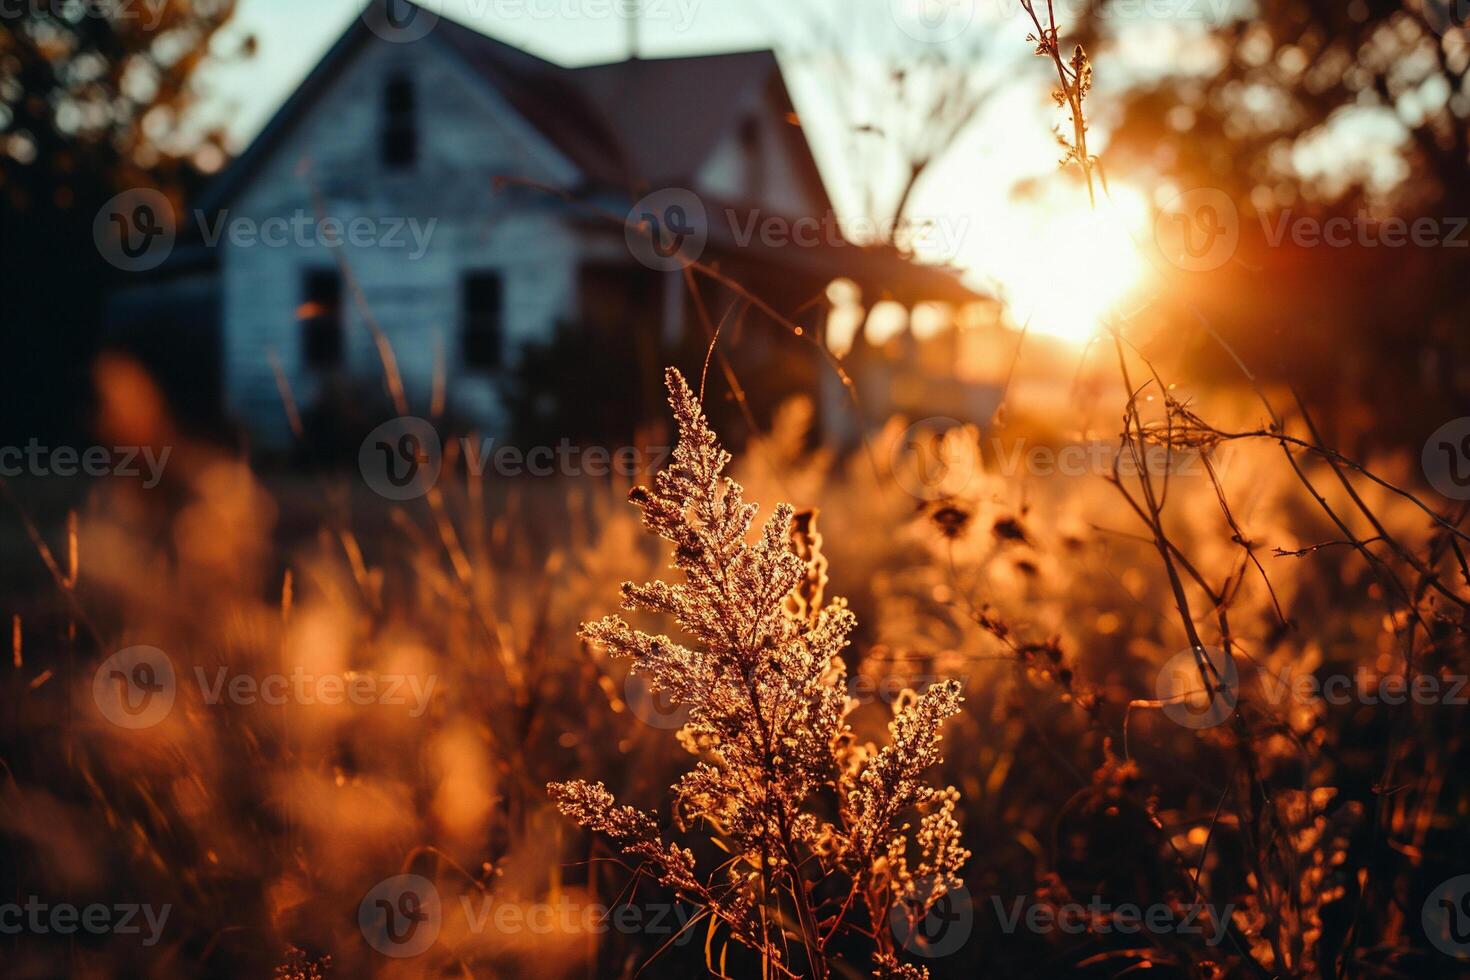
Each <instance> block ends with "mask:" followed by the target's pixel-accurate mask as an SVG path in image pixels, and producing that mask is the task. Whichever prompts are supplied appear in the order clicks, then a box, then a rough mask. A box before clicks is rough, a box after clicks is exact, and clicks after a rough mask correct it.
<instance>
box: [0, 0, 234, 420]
mask: <svg viewBox="0 0 1470 980" xmlns="http://www.w3.org/2000/svg"><path fill="white" fill-rule="evenodd" d="M233 11H234V0H196V2H193V3H188V4H179V3H167V4H164V3H126V4H125V3H101V4H98V3H65V2H61V0H32V2H29V3H23V4H6V5H4V6H3V8H0V240H3V242H4V246H3V248H4V270H5V271H4V286H3V289H4V293H3V298H0V324H3V334H4V338H5V342H6V343H5V349H6V351H7V357H6V361H7V366H8V368H9V369H10V371H13V372H14V377H13V378H11V379H9V381H8V382H7V384H6V389H7V396H8V397H7V401H8V403H9V404H8V406H7V410H6V411H5V412H4V413H0V425H3V426H4V428H5V430H6V432H7V435H8V436H9V437H10V438H15V437H17V436H18V437H21V438H29V437H30V436H31V435H36V434H40V433H56V432H65V431H67V430H68V429H70V428H72V427H73V426H74V425H76V424H77V423H78V422H79V420H80V417H79V416H78V414H77V412H78V409H77V406H78V405H81V404H85V394H86V390H87V384H86V371H87V367H88V363H89V361H90V355H91V353H92V352H93V350H94V348H95V344H96V341H97V330H98V323H99V318H100V310H101V300H102V297H103V295H104V293H105V291H106V289H107V287H108V285H109V284H110V283H112V282H113V281H115V276H114V273H115V271H116V270H114V269H112V267H111V266H109V265H108V264H107V263H106V262H104V261H103V260H102V257H101V255H100V254H99V253H98V250H97V248H96V246H95V244H94V242H93V235H92V225H93V220H94V218H95V217H96V214H97V211H98V209H99V208H100V207H101V206H102V205H103V204H105V203H106V202H107V201H108V200H109V199H110V198H111V197H112V196H113V195H114V194H117V193H118V192H120V191H122V190H124V189H128V188H134V187H147V188H155V189H159V190H161V191H163V192H165V193H166V194H168V195H169V196H170V197H171V198H173V199H175V200H178V199H181V198H182V196H183V193H184V192H185V191H186V190H187V188H188V186H189V185H190V184H191V183H192V182H193V180H195V179H197V171H196V170H195V168H194V167H193V165H192V163H191V161H190V159H189V156H190V155H193V154H200V153H204V154H209V155H212V156H215V158H216V159H219V158H220V157H219V154H220V152H221V147H220V143H221V140H222V135H221V134H220V133H218V132H194V131H193V130H194V122H195V121H194V120H192V119H191V118H190V116H189V109H190V108H191V106H192V105H193V104H194V103H195V101H196V98H197V95H198V93H197V91H196V89H195V87H194V86H193V85H192V84H191V81H192V80H193V79H194V78H195V72H196V70H197V69H198V68H199V67H200V65H201V64H202V63H203V62H204V61H205V59H206V58H207V57H209V58H217V57H234V56H243V55H247V54H249V53H250V52H251V50H252V49H253V41H252V40H251V39H249V38H244V39H241V40H239V41H238V42H237V43H236V49H235V50H233V51H229V50H221V49H222V48H227V47H228V46H227V45H222V44H218V43H215V41H214V39H215V37H216V34H217V32H218V31H219V30H220V28H221V27H222V26H223V25H224V24H225V23H226V22H227V21H228V20H229V18H230V16H231V15H232V13H233Z"/></svg>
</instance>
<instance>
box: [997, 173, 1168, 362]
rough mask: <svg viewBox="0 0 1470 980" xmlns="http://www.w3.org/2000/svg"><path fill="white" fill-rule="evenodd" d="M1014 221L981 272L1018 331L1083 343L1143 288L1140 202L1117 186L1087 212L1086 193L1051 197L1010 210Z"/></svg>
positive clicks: (1144, 213)
mask: <svg viewBox="0 0 1470 980" xmlns="http://www.w3.org/2000/svg"><path fill="white" fill-rule="evenodd" d="M1014 211H1015V218H1014V221H1013V222H1012V223H1011V227H1010V228H1009V229H1008V232H1007V234H1006V235H1004V236H1003V237H1002V239H1001V240H1000V241H999V242H995V243H993V244H994V245H995V246H997V247H996V248H995V249H994V251H992V253H991V254H990V255H989V256H987V260H986V262H985V265H984V267H983V269H982V270H978V271H984V272H986V273H988V274H989V275H990V276H991V277H993V279H994V280H995V282H996V283H997V285H998V287H999V290H1000V292H1001V294H1002V297H1003V298H1004V300H1005V301H1006V303H1007V305H1008V306H1009V308H1010V311H1011V316H1012V317H1013V319H1014V320H1015V322H1016V324H1017V325H1021V324H1027V323H1029V324H1030V329H1031V330H1032V331H1035V332H1037V333H1044V334H1049V335H1051V336H1054V337H1061V338H1064V339H1067V340H1073V341H1077V342H1079V343H1080V342H1082V341H1085V340H1087V339H1088V338H1090V337H1091V336H1092V335H1093V334H1094V333H1095V332H1096V331H1097V329H1098V327H1099V326H1100V325H1101V324H1102V322H1103V321H1104V319H1105V318H1106V317H1108V316H1109V315H1110V314H1116V313H1118V312H1120V311H1122V310H1124V309H1125V305H1126V301H1127V300H1128V299H1129V298H1131V297H1132V296H1133V295H1135V294H1136V293H1137V292H1138V290H1139V287H1140V286H1141V285H1142V284H1143V281H1144V278H1145V274H1146V272H1147V268H1148V265H1147V262H1146V261H1145V259H1144V257H1143V255H1142V252H1141V248H1140V245H1139V244H1138V243H1139V242H1141V241H1142V240H1143V239H1142V238H1141V236H1143V235H1146V234H1148V204H1147V201H1146V200H1145V198H1144V197H1143V195H1142V194H1140V193H1138V192H1137V191H1134V190H1132V189H1131V188H1121V187H1118V186H1117V185H1114V186H1113V188H1112V193H1111V194H1109V195H1106V196H1103V195H1099V198H1098V201H1097V205H1096V207H1095V208H1094V207H1092V206H1090V205H1089V202H1088V199H1087V192H1086V191H1085V190H1083V189H1080V188H1077V189H1071V188H1068V189H1067V190H1065V191H1063V190H1053V191H1050V192H1048V193H1045V194H1043V195H1040V196H1037V197H1033V198H1028V199H1026V200H1023V201H1018V202H1015V204H1014Z"/></svg>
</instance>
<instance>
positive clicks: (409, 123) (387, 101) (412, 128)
mask: <svg viewBox="0 0 1470 980" xmlns="http://www.w3.org/2000/svg"><path fill="white" fill-rule="evenodd" d="M418 155H419V128H418V92H417V91H416V90H415V88H414V83H413V78H412V77H411V76H410V75H408V74H406V73H402V72H400V73H398V74H395V75H391V76H390V77H389V78H388V83H387V85H385V86H384V87H383V145H382V156H383V166H385V167H387V168H388V169H389V170H410V169H412V168H413V165H414V163H415V162H417V160H418Z"/></svg>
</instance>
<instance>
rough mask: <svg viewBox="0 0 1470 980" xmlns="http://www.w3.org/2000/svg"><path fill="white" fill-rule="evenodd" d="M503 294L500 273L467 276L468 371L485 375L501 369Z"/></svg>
mask: <svg viewBox="0 0 1470 980" xmlns="http://www.w3.org/2000/svg"><path fill="white" fill-rule="evenodd" d="M504 293H505V291H504V288H503V286H502V284H501V279H500V273H498V272H468V273H466V274H465V277H464V282H463V286H462V296H461V309H462V310H463V311H464V312H463V318H464V319H463V322H462V326H461V330H462V345H463V346H462V350H463V353H464V363H465V367H467V368H470V369H472V370H482V371H489V370H493V369H495V368H498V367H500V358H501V352H500V345H501V334H502V332H503V330H502V324H503V321H504V319H505V295H504Z"/></svg>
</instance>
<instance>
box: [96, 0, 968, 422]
mask: <svg viewBox="0 0 1470 980" xmlns="http://www.w3.org/2000/svg"><path fill="white" fill-rule="evenodd" d="M416 15H419V16H422V15H428V12H427V11H426V10H424V9H420V8H416V7H414V6H413V5H412V4H409V3H406V2H405V0H374V2H373V3H372V4H370V6H369V8H368V10H367V11H366V12H365V14H364V15H363V17H361V18H358V19H357V20H356V21H354V23H353V25H352V26H351V28H350V29H349V30H348V31H347V32H346V34H345V35H344V36H343V37H342V38H341V39H340V40H339V41H338V42H337V43H336V44H335V46H334V47H332V49H331V50H330V51H329V52H328V54H327V55H326V56H325V57H324V59H323V60H322V61H321V63H320V64H319V65H317V66H316V68H315V69H314V70H313V71H312V72H311V74H310V75H309V76H308V77H307V79H306V80H305V81H304V82H303V83H302V84H301V86H300V87H299V88H298V89H297V90H296V91H295V92H294V93H293V94H292V96H291V97H290V98H289V99H288V100H287V101H286V103H285V104H284V105H283V106H282V107H281V108H280V110H279V112H278V113H277V114H276V115H275V117H274V118H273V119H272V121H271V122H270V123H269V124H268V125H267V126H266V127H265V129H264V130H263V131H262V132H261V133H260V135H259V136H258V137H257V138H256V140H255V141H254V142H253V143H252V144H251V145H250V147H249V148H248V149H247V150H246V151H245V152H244V153H242V154H241V155H240V156H239V157H238V158H236V159H235V160H234V161H233V162H232V163H231V164H230V165H229V166H228V167H227V168H226V169H225V170H224V171H223V172H221V174H220V175H219V176H218V177H217V178H216V179H215V180H214V181H213V183H212V185H211V186H209V187H208V188H207V190H206V192H205V194H204V196H203V197H202V199H201V200H200V201H198V202H197V204H198V210H197V212H195V214H194V215H192V216H191V218H190V220H189V221H188V222H186V223H185V227H184V228H183V229H182V230H183V231H184V232H187V235H185V236H184V237H181V240H180V245H179V248H178V249H176V253H175V255H174V259H173V261H172V262H171V264H170V265H169V266H166V267H165V270H162V271H164V272H166V273H167V272H169V270H172V275H171V276H165V277H164V280H165V282H167V281H169V280H171V281H172V286H171V287H168V288H172V289H174V290H175V291H176V292H180V291H181V292H182V293H189V294H191V295H194V296H195V297H196V298H197V297H198V295H199V294H200V291H201V290H204V291H206V292H208V291H212V293H211V299H210V303H209V305H212V306H213V309H214V313H213V318H214V319H215V320H217V323H215V324H214V329H216V330H217V341H216V342H215V344H214V348H215V351H216V352H217V361H218V366H217V369H216V370H214V371H213V372H205V373H206V374H211V373H212V374H213V375H215V376H217V377H218V386H217V387H218V390H219V392H220V401H221V402H222V408H223V409H224V412H225V414H226V415H227V416H229V417H231V418H233V419H234V420H236V421H237V422H239V423H240V424H241V426H242V428H243V429H244V430H245V431H246V432H247V433H248V434H249V436H250V438H251V440H252V442H253V443H254V444H255V445H256V446H260V447H267V448H269V447H280V446H283V445H285V444H286V443H288V442H289V441H290V430H289V428H288V425H287V416H286V413H285V411H284V410H283V402H282V393H281V389H282V386H283V384H284V386H286V387H288V388H289V390H290V391H291V393H292V395H293V396H294V398H295V400H296V401H297V402H298V403H299V404H300V405H301V406H303V408H304V409H306V410H309V409H310V408H311V406H313V405H314V404H317V403H318V402H319V401H321V400H322V399H324V398H326V397H328V395H329V394H332V393H336V394H338V395H340V394H341V393H342V392H344V391H345V392H348V393H349V397H351V396H350V393H351V392H352V391H353V390H366V389H367V387H369V386H375V387H376V389H377V390H378V391H379V392H381V388H382V379H383V369H382V364H381V362H380V353H379V351H378V350H377V348H376V345H375V342H374V331H373V329H371V327H373V326H376V327H377V328H380V329H381V331H382V335H383V336H385V337H386V338H387V340H388V342H389V344H390V345H391V347H392V350H393V353H394V355H395V357H396V361H397V368H398V370H399V372H400V373H401V375H402V378H403V382H404V387H405V388H406V390H407V391H408V393H409V395H410V397H411V399H412V401H413V408H414V410H415V411H419V412H427V411H428V406H429V403H430V401H431V400H432V398H433V394H434V392H435V391H436V380H439V379H442V380H443V381H444V382H445V383H444V385H443V387H442V392H443V398H441V399H439V402H440V403H441V404H446V405H447V409H446V410H447V411H448V412H449V413H452V414H453V415H455V416H457V417H459V418H461V419H465V420H468V421H469V422H470V423H472V424H474V425H477V426H481V427H484V428H487V429H490V430H493V429H494V428H495V427H496V426H498V425H501V424H503V423H504V422H505V412H506V408H505V405H504V401H503V398H502V395H503V392H502V387H501V386H502V383H503V379H504V377H505V376H506V373H507V372H508V371H510V370H512V369H513V368H514V367H515V366H516V365H517V364H518V362H519V359H520V356H521V352H522V351H523V350H524V349H525V348H526V345H527V344H528V343H530V342H533V341H538V340H539V341H546V340H547V339H548V338H550V337H551V336H552V335H553V334H554V333H555V332H556V331H557V330H558V329H559V328H561V329H565V328H566V327H567V326H568V325H573V326H574V328H575V329H585V330H601V331H611V332H615V333H616V332H618V331H623V332H625V333H624V334H623V335H624V336H626V338H627V343H629V344H632V343H634V337H633V336H632V331H634V330H636V329H640V325H643V324H651V326H649V331H650V332H651V333H652V334H653V335H654V336H656V337H657V338H660V340H661V341H663V342H665V343H670V344H672V343H674V342H677V341H678V340H679V339H680V338H681V337H687V336H690V334H689V333H688V332H689V331H695V333H694V334H693V336H696V337H704V336H705V332H704V331H705V327H704V325H703V321H702V320H701V319H700V317H699V316H698V314H699V311H700V307H701V306H702V307H703V308H704V309H705V310H707V311H709V315H710V316H711V317H713V318H718V317H719V316H720V315H721V314H722V313H723V312H724V311H725V310H726V309H727V308H729V307H730V306H731V305H732V302H734V300H735V299H736V298H737V297H738V293H737V292H732V291H731V290H730V289H729V288H727V287H725V286H722V285H721V284H720V283H719V282H718V281H717V280H715V279H710V278H707V277H703V276H701V277H698V278H699V281H700V283H701V288H702V289H703V290H704V295H702V296H701V297H700V300H701V301H702V302H700V303H695V302H693V301H692V300H691V296H690V293H689V290H688V288H687V284H686V282H685V278H684V274H683V272H682V268H681V263H680V262H678V261H677V260H674V261H673V262H668V263H666V262H663V261H662V260H661V257H660V255H659V253H657V252H654V251H653V250H652V247H653V244H654V242H653V240H652V239H651V238H650V237H649V236H650V234H651V232H652V228H651V227H650V226H649V225H644V226H643V227H641V228H637V229H636V230H635V231H634V232H632V233H630V232H629V231H628V229H627V227H626V226H625V222H626V221H627V220H628V219H629V217H630V214H631V217H632V221H633V222H634V223H635V226H636V223H637V222H638V221H639V220H641V219H642V218H644V217H652V218H653V220H654V221H655V222H659V221H662V222H663V223H664V224H665V225H669V224H672V225H675V226H676V227H675V231H683V232H687V233H688V235H687V238H688V239H689V241H688V242H686V249H685V253H686V254H688V255H690V256H691V257H693V256H694V255H695V254H696V253H697V257H698V258H699V260H700V261H701V262H702V263H704V264H706V265H709V266H712V267H715V268H717V269H718V270H719V271H720V273H721V274H723V275H727V276H729V277H730V279H731V280H734V281H738V282H739V283H741V284H742V285H743V286H744V287H747V288H748V289H749V290H750V291H751V292H752V293H754V294H756V295H758V296H760V297H761V299H762V300H764V301H765V302H766V303H768V304H769V305H770V307H771V308H772V309H774V310H777V311H779V312H780V313H781V314H782V315H783V316H789V317H790V318H791V319H792V320H793V321H795V322H798V323H803V324H806V325H808V329H807V330H805V331H804V333H805V336H804V337H794V336H793V334H792V331H790V330H789V329H784V328H782V327H781V326H780V325H779V324H777V323H776V322H774V321H770V319H769V318H768V317H765V316H764V315H763V314H761V313H760V312H759V308H758V307H757V308H755V309H749V308H747V309H745V310H744V312H745V313H746V314H748V315H747V316H744V317H742V323H741V328H742V331H743V332H742V333H741V334H740V335H739V336H738V337H737V336H733V331H732V337H731V340H732V341H735V340H738V341H739V342H740V343H741V344H743V345H744V348H745V349H744V350H743V352H742V354H743V360H745V361H746V363H753V364H756V365H757V370H760V368H759V364H760V362H761V360H762V359H763V358H764V359H766V360H768V361H774V360H776V359H780V361H781V362H782V363H783V364H784V365H785V367H784V371H785V372H786V373H787V374H790V373H791V370H792V369H791V364H793V363H804V364H807V365H808V367H807V368H803V369H802V373H805V374H806V375H808V376H809V379H810V380H813V381H816V380H817V379H818V378H819V376H820V374H821V372H820V370H819V369H818V367H817V362H818V361H819V356H818V354H817V351H816V349H815V345H814V344H813V343H812V341H813V340H814V339H815V338H817V337H819V336H820V328H821V325H822V322H823V318H824V317H825V307H824V305H823V303H822V302H821V300H822V297H823V288H824V286H825V285H826V283H828V282H830V281H831V280H832V279H834V278H836V277H838V276H845V277H848V278H850V279H853V280H855V281H856V282H858V283H861V284H862V285H863V286H864V292H865V293H866V294H867V295H869V296H872V297H874V298H876V297H878V296H881V295H888V296H892V297H895V298H899V299H900V300H903V301H906V302H909V303H912V302H914V301H917V300H919V299H952V298H957V297H958V298H963V296H964V295H966V294H965V293H964V291H963V289H962V288H961V287H959V286H958V284H957V283H956V282H955V281H954V280H953V279H952V278H951V277H949V276H948V275H946V274H944V273H941V272H939V271H937V270H933V269H920V268H918V267H915V266H912V265H910V264H908V263H906V262H903V261H901V260H899V259H898V258H897V256H896V255H895V254H894V253H893V252H892V251H891V250H873V249H865V248H862V249H860V248H856V247H853V246H851V245H849V244H848V243H846V242H844V241H841V240H840V233H838V232H836V231H835V224H834V222H833V220H832V217H831V215H832V209H831V204H830V202H829V200H828V196H827V193H826V191H825V189H824V187H823V183H822V179H821V176H820V174H819V173H818V170H817V167H816V165H815V163H814V161H813V157H812V154H811V151H810V148H809V147H808V145H807V141H806V138H805V135H804V134H803V131H802V129H801V127H800V124H799V121H798V119H797V116H796V113H795V110H794V108H793V106H792V103H791V99H790V97H789V95H788V93H787V89H786V86H785V84H784V82H783V80H782V76H781V71H780V68H779V66H778V64H777V61H776V58H775V57H774V55H773V54H772V53H771V52H769V51H757V52H750V53H737V54H722V55H710V56H701V57H684V58H669V59H647V60H645V59H630V60H627V61H622V62H618V63H614V64H605V65H596V66H590V67H582V68H571V69H569V68H563V67H560V66H558V65H555V64H552V63H550V62H547V61H544V60H542V59H540V58H537V57H534V56H532V55H530V54H528V53H526V52H524V51H521V50H518V49H516V48H513V47H510V46H508V45H506V44H503V43H501V42H499V41H496V40H494V39H492V38H489V37H487V36H485V35H482V34H480V33H478V32H476V31H474V30H471V29H470V28H467V27H464V26H462V25H459V24H457V23H454V22H452V21H450V20H448V19H435V18H433V16H432V15H428V16H429V18H430V21H431V22H432V23H431V25H429V26H431V29H428V30H427V33H424V32H423V31H422V30H420V29H418V28H417V26H416V25H414V24H413V18H414V17H415V16H416ZM394 25H397V26H394ZM405 25H407V26H405ZM420 34H422V36H418V35H420ZM410 39H411V40H410ZM650 194H652V195H653V197H651V198H649V197H647V196H648V195H650ZM640 200H644V204H643V205H641V208H642V210H641V211H640V210H639V208H634V210H633V211H632V212H630V207H632V206H633V205H634V202H638V201H640ZM686 205H687V206H686ZM701 212H702V213H701ZM799 219H801V220H800V221H799ZM663 231H665V232H666V231H667V229H663ZM659 243H660V244H669V241H668V239H667V238H661V239H660V240H659ZM190 291H192V293H191V292H190ZM149 295H151V296H152V297H154V298H155V300H156V298H157V297H158V296H159V295H160V293H159V292H158V291H157V290H156V289H154V290H151V291H150V294H149ZM814 300H816V302H813V301H814ZM145 305H146V304H145ZM123 306H124V307H126V306H127V304H123ZM152 308H153V309H154V310H155V311H156V310H157V308H158V303H157V302H154V303H153V307H152ZM196 308H197V307H196ZM762 319H764V320H765V321H766V322H761V323H756V322H754V321H757V320H762ZM722 336H723V335H722ZM793 354H795V355H796V356H795V357H793ZM557 381H558V379H557V378H555V377H548V378H546V379H545V384H546V385H547V387H548V389H549V390H554V389H555V388H556V386H557ZM354 386H356V389H354ZM572 394H573V395H575V393H572Z"/></svg>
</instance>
